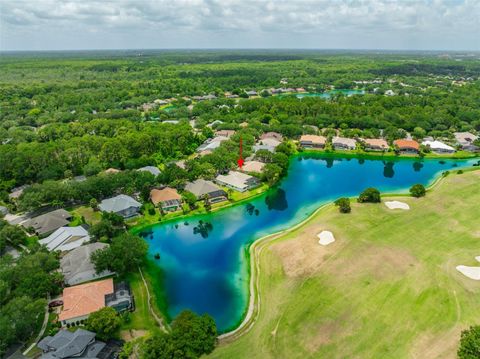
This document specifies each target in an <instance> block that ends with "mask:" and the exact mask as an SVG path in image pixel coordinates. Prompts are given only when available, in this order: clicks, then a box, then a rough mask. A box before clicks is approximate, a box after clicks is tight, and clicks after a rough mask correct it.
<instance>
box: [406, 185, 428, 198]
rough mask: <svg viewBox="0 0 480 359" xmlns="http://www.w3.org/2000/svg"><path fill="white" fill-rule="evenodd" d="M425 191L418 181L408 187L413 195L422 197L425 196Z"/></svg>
mask: <svg viewBox="0 0 480 359" xmlns="http://www.w3.org/2000/svg"><path fill="white" fill-rule="evenodd" d="M426 193H427V191H426V189H425V187H424V186H423V185H422V184H420V183H417V184H414V185H413V186H412V187H410V194H411V195H412V196H413V197H417V198H418V197H423V196H425V194H426Z"/></svg>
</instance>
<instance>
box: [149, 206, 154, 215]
mask: <svg viewBox="0 0 480 359" xmlns="http://www.w3.org/2000/svg"><path fill="white" fill-rule="evenodd" d="M148 214H149V215H151V216H153V215H155V208H153V207H148Z"/></svg>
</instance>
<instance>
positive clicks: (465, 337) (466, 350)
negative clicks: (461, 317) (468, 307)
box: [457, 325, 480, 359]
mask: <svg viewBox="0 0 480 359" xmlns="http://www.w3.org/2000/svg"><path fill="white" fill-rule="evenodd" d="M457 356H458V358H459V359H477V358H480V326H479V325H475V326H471V327H470V328H469V329H467V330H464V331H462V334H461V336H460V347H459V348H458V351H457Z"/></svg>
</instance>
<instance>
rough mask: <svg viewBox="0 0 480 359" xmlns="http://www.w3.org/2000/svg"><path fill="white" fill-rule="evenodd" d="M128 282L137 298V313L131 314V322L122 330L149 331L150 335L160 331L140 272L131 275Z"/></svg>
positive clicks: (124, 325)
mask: <svg viewBox="0 0 480 359" xmlns="http://www.w3.org/2000/svg"><path fill="white" fill-rule="evenodd" d="M127 280H128V283H129V285H130V289H131V290H132V293H133V295H134V298H135V311H133V312H131V313H130V321H129V322H128V323H124V324H123V325H122V327H121V330H130V329H135V330H147V331H149V332H150V333H155V332H157V331H159V330H160V329H159V327H158V325H157V323H156V322H155V319H154V318H153V317H152V315H151V314H150V311H149V309H148V300H147V291H146V289H145V286H144V285H143V282H142V278H141V277H140V272H138V271H137V272H134V273H131V274H130V275H129V276H128V279H127Z"/></svg>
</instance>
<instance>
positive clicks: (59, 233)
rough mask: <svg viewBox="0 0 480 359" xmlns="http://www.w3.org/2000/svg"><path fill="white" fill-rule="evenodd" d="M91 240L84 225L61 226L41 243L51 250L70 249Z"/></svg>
mask: <svg viewBox="0 0 480 359" xmlns="http://www.w3.org/2000/svg"><path fill="white" fill-rule="evenodd" d="M89 240H90V236H89V235H88V231H87V230H86V229H85V228H84V227H82V226H76V227H61V228H59V229H57V230H56V231H55V232H53V233H52V234H51V235H49V236H48V237H47V238H44V239H42V240H40V241H39V243H40V244H43V245H45V246H47V249H48V250H49V251H57V250H58V251H69V250H71V249H74V248H77V247H79V246H81V245H82V244H83V243H85V242H88V241H89Z"/></svg>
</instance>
